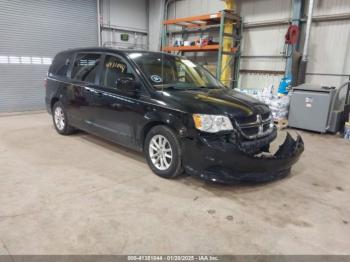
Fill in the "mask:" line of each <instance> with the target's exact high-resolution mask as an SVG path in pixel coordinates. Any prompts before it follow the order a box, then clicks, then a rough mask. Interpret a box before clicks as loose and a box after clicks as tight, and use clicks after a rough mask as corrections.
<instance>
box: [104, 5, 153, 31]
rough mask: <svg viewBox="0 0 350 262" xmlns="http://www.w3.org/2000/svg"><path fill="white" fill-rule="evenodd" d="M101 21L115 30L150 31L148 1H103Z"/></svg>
mask: <svg viewBox="0 0 350 262" xmlns="http://www.w3.org/2000/svg"><path fill="white" fill-rule="evenodd" d="M101 21H102V23H103V24H108V25H110V26H111V27H114V28H122V29H128V30H129V31H144V32H147V31H148V3H147V1H146V0H102V1H101Z"/></svg>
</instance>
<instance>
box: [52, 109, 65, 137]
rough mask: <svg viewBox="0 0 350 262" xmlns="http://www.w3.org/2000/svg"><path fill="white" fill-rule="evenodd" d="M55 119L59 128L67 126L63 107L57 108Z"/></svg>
mask: <svg viewBox="0 0 350 262" xmlns="http://www.w3.org/2000/svg"><path fill="white" fill-rule="evenodd" d="M54 119H55V124H56V127H57V129H58V130H60V131H62V130H63V129H64V127H65V117H64V112H63V109H62V108H61V107H59V106H58V107H56V109H55V114H54Z"/></svg>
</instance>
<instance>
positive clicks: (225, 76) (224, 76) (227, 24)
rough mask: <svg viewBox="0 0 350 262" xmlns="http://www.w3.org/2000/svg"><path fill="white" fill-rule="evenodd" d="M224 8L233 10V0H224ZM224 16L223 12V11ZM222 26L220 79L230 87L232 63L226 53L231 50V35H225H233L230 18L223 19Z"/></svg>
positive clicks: (230, 57)
mask: <svg viewBox="0 0 350 262" xmlns="http://www.w3.org/2000/svg"><path fill="white" fill-rule="evenodd" d="M225 9H226V10H230V11H233V10H235V0H225ZM223 16H224V13H223ZM223 27H224V33H223V34H222V36H223V39H222V40H223V41H222V50H223V54H222V60H221V75H220V76H219V77H220V80H221V82H222V83H224V84H225V85H226V86H230V87H231V81H232V79H231V78H232V65H231V60H232V56H231V55H230V54H228V53H229V52H231V48H232V43H233V39H232V37H226V35H227V36H232V35H233V23H232V20H230V19H227V20H225V16H224V20H223Z"/></svg>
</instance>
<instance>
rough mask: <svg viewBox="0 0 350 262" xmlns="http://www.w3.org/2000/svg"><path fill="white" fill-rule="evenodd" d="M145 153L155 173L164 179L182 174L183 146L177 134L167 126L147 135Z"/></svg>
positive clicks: (152, 130)
mask: <svg viewBox="0 0 350 262" xmlns="http://www.w3.org/2000/svg"><path fill="white" fill-rule="evenodd" d="M144 153H145V156H146V160H147V162H148V165H149V166H150V168H151V169H152V170H153V172H154V173H155V174H156V175H158V176H161V177H164V178H174V177H176V176H179V175H180V174H182V172H183V171H182V165H181V146H180V142H179V140H178V138H177V136H176V133H175V132H174V131H173V130H172V129H170V128H168V127H166V126H155V127H153V128H152V129H151V130H150V131H149V132H148V134H147V136H146V140H145V147H144Z"/></svg>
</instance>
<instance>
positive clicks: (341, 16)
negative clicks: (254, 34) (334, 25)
mask: <svg viewBox="0 0 350 262" xmlns="http://www.w3.org/2000/svg"><path fill="white" fill-rule="evenodd" d="M342 20H350V13H343V14H334V15H319V16H313V17H312V22H313V23H317V22H327V21H342ZM291 22H292V19H290V18H284V19H276V20H266V21H258V22H247V23H244V24H243V25H244V28H245V29H246V28H256V27H269V26H278V25H289V24H290V23H291ZM300 22H303V23H304V22H306V18H305V17H303V18H301V19H300Z"/></svg>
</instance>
